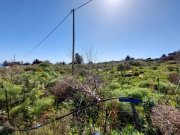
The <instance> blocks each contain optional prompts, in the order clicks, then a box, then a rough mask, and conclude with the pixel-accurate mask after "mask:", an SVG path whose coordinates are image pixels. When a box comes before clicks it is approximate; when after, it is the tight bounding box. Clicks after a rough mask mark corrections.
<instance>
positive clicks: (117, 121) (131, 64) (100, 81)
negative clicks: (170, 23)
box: [0, 54, 180, 135]
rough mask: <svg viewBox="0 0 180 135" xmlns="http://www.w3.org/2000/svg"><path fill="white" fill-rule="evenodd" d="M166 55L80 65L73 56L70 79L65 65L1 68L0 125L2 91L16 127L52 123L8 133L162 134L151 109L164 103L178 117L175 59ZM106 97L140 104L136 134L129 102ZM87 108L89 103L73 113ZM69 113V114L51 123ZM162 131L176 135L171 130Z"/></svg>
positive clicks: (179, 69) (179, 79) (179, 68)
mask: <svg viewBox="0 0 180 135" xmlns="http://www.w3.org/2000/svg"><path fill="white" fill-rule="evenodd" d="M170 56H172V55H169V56H166V57H165V56H163V58H161V59H159V60H152V59H148V60H135V59H132V58H129V57H127V58H126V61H123V62H114V63H113V62H110V63H99V64H92V63H91V64H90V65H88V64H83V65H80V64H81V63H82V62H83V61H82V60H81V56H77V57H79V60H78V58H76V59H77V63H78V65H76V75H75V76H71V65H65V64H56V65H53V64H51V63H49V62H40V63H39V61H37V60H36V62H38V63H36V64H35V65H24V66H12V67H6V68H2V69H0V106H1V107H0V109H1V110H0V124H1V125H3V124H4V123H5V121H7V120H8V118H7V114H8V112H7V107H6V96H5V95H6V94H5V93H7V97H8V105H9V106H8V108H9V116H10V117H9V123H10V124H11V125H12V126H13V127H15V128H16V129H28V128H32V127H38V126H39V125H41V124H43V123H46V122H49V121H52V123H51V124H49V125H45V126H43V127H42V128H40V129H37V130H33V131H26V132H14V133H13V134H14V135H23V134H29V135H31V134H38V135H44V134H46V135H51V134H54V135H59V134H62V135H63V134H92V133H93V132H95V131H99V132H101V133H102V134H108V135H116V134H117V135H118V134H122V135H130V134H133V135H141V134H149V135H152V134H158V133H160V132H161V133H165V132H166V131H164V130H165V128H162V127H161V126H158V124H159V123H161V121H160V120H159V119H158V118H157V119H156V118H155V116H154V115H153V114H154V113H153V114H152V113H151V110H152V108H153V106H156V105H158V106H161V105H164V104H166V106H168V107H172V108H176V115H178V114H179V108H180V90H179V87H180V86H179V85H180V84H179V83H180V64H179V59H178V58H179V57H177V58H176V57H175V56H174V54H173V58H169V57H170ZM174 57H175V58H174ZM111 97H133V98H137V99H140V100H143V101H144V103H143V104H136V105H135V106H136V109H137V112H138V115H139V121H140V124H141V130H140V131H138V130H137V129H136V126H135V124H134V118H133V114H132V110H131V105H130V104H129V103H121V102H119V101H118V100H112V101H107V102H100V101H101V100H103V99H105V98H111ZM89 104H92V105H91V106H89V107H87V108H85V109H82V110H78V109H80V108H82V107H84V106H87V105H89ZM168 107H167V108H168ZM74 110H77V111H74ZM170 110H171V109H170ZM72 111H74V112H73V113H72V114H71V115H68V116H67V117H65V118H63V119H61V120H58V121H54V119H56V118H57V117H59V116H63V115H65V114H67V113H69V112H72ZM152 115H153V119H151V116H152ZM154 119H155V120H154ZM1 125H0V127H1ZM1 130H4V129H3V128H0V132H1ZM168 132H171V133H172V134H177V130H176V128H174V127H173V129H172V130H170V131H169V130H168ZM1 133H3V132H1Z"/></svg>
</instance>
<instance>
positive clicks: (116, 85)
mask: <svg viewBox="0 0 180 135" xmlns="http://www.w3.org/2000/svg"><path fill="white" fill-rule="evenodd" d="M120 87H121V85H120V84H119V83H118V82H114V83H111V84H110V89H112V90H114V89H118V88H120Z"/></svg>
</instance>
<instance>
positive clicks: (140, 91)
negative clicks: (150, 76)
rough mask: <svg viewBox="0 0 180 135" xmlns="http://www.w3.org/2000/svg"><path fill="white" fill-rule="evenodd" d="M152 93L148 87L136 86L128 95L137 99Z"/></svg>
mask: <svg viewBox="0 0 180 135" xmlns="http://www.w3.org/2000/svg"><path fill="white" fill-rule="evenodd" d="M149 94H150V90H149V89H147V88H135V89H133V90H131V91H130V92H128V96H130V97H133V98H137V99H141V100H142V99H143V98H144V97H148V96H149Z"/></svg>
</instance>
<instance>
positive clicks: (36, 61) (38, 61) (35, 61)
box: [32, 59, 42, 65]
mask: <svg viewBox="0 0 180 135" xmlns="http://www.w3.org/2000/svg"><path fill="white" fill-rule="evenodd" d="M40 63H42V61H40V60H38V59H35V60H34V61H33V63H32V64H33V65H36V64H40Z"/></svg>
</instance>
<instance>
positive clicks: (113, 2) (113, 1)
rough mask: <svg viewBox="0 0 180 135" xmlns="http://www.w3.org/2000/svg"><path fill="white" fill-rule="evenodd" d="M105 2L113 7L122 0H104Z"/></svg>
mask: <svg viewBox="0 0 180 135" xmlns="http://www.w3.org/2000/svg"><path fill="white" fill-rule="evenodd" d="M106 1H107V3H108V4H109V5H114V6H115V5H117V4H119V3H120V2H121V1H122V0H106Z"/></svg>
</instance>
